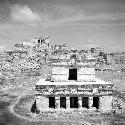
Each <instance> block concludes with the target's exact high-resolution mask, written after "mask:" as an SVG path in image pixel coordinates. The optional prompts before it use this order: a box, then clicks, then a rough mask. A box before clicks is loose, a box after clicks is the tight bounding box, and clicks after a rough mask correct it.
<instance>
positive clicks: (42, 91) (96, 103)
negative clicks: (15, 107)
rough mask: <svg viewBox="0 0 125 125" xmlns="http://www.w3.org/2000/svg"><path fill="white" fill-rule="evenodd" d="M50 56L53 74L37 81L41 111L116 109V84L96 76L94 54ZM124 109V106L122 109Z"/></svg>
mask: <svg viewBox="0 0 125 125" xmlns="http://www.w3.org/2000/svg"><path fill="white" fill-rule="evenodd" d="M69 55H70V56H68V57H69V58H67V59H59V58H58V59H55V58H53V59H51V69H52V72H51V78H50V79H40V80H39V81H38V82H37V83H36V105H37V108H38V109H39V111H40V112H44V111H49V110H54V111H56V110H65V111H68V110H73V109H78V110H90V111H91V110H98V111H100V112H102V113H113V112H115V111H116V109H115V108H114V107H115V106H114V100H115V99H114V95H113V90H112V87H113V84H112V83H109V82H105V81H102V80H100V79H97V78H95V69H94V67H95V58H93V57H91V58H90V57H89V58H85V59H84V60H83V59H81V60H80V59H78V58H77V54H74V53H70V54H69ZM121 111H122V110H121Z"/></svg>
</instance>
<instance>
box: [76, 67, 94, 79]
mask: <svg viewBox="0 0 125 125" xmlns="http://www.w3.org/2000/svg"><path fill="white" fill-rule="evenodd" d="M77 80H78V81H95V69H94V68H87V67H81V68H79V69H78V73H77Z"/></svg>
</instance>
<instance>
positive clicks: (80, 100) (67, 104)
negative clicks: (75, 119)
mask: <svg viewBox="0 0 125 125" xmlns="http://www.w3.org/2000/svg"><path fill="white" fill-rule="evenodd" d="M88 98H89V101H88V107H89V109H91V108H92V107H93V97H88ZM55 103H56V108H57V109H59V108H60V97H55ZM69 108H70V97H66V109H69ZM78 108H83V107H82V97H78Z"/></svg>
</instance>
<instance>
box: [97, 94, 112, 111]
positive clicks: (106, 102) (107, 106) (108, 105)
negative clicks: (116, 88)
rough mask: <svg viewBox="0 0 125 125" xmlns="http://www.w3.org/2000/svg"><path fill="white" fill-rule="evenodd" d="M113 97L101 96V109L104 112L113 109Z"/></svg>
mask: <svg viewBox="0 0 125 125" xmlns="http://www.w3.org/2000/svg"><path fill="white" fill-rule="evenodd" d="M112 102H113V97H112V96H102V97H100V107H99V110H100V111H101V112H103V113H108V112H109V113H110V112H111V111H112V109H113V107H112Z"/></svg>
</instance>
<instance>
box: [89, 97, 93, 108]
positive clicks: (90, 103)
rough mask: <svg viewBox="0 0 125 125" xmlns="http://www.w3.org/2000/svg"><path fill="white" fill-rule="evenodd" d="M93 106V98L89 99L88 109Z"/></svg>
mask: <svg viewBox="0 0 125 125" xmlns="http://www.w3.org/2000/svg"><path fill="white" fill-rule="evenodd" d="M92 106H93V97H89V109H91V108H92Z"/></svg>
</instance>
